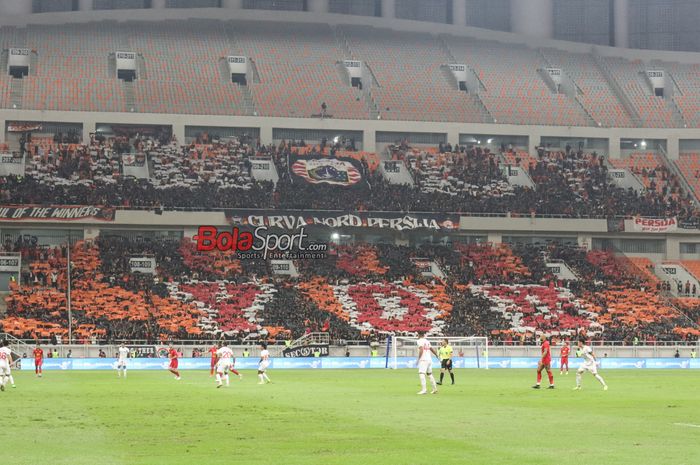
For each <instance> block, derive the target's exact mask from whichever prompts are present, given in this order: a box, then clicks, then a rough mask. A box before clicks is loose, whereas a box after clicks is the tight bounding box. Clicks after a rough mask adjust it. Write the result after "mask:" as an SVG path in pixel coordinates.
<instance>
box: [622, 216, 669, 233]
mask: <svg viewBox="0 0 700 465" xmlns="http://www.w3.org/2000/svg"><path fill="white" fill-rule="evenodd" d="M632 222H633V224H634V230H635V231H637V232H656V233H667V232H673V231H675V230H676V229H678V220H677V219H676V218H675V217H673V218H642V217H639V216H638V217H635V218H634V220H633V221H632Z"/></svg>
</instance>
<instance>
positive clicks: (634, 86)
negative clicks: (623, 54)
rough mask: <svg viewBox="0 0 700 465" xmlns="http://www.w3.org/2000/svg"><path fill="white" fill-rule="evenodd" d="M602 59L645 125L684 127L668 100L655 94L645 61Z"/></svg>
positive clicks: (653, 126) (652, 126)
mask: <svg viewBox="0 0 700 465" xmlns="http://www.w3.org/2000/svg"><path fill="white" fill-rule="evenodd" d="M601 60H603V63H605V66H607V67H608V69H609V70H610V71H611V72H612V74H613V76H614V77H615V79H616V80H617V82H618V83H619V84H620V86H621V87H622V89H623V91H624V92H625V94H626V95H627V97H628V98H629V99H630V101H631V102H632V105H634V108H635V110H636V111H637V114H638V115H639V118H640V120H641V124H642V125H643V126H645V127H650V128H672V127H682V124H681V122H680V121H679V120H677V119H676V117H675V115H674V113H673V109H672V107H671V106H670V105H669V104H668V103H667V102H666V100H665V99H664V98H663V97H657V96H655V95H654V94H653V91H652V89H651V85H650V84H649V83H648V82H647V80H646V76H645V72H646V70H647V66H646V65H645V64H644V63H642V62H639V61H627V60H625V59H624V58H611V57H603V58H601Z"/></svg>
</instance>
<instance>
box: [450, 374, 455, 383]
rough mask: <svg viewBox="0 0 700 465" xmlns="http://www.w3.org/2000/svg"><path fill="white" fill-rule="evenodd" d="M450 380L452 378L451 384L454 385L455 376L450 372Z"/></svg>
mask: <svg viewBox="0 0 700 465" xmlns="http://www.w3.org/2000/svg"><path fill="white" fill-rule="evenodd" d="M450 378H452V384H454V383H455V374H454V373H452V372H450Z"/></svg>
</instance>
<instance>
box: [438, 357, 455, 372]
mask: <svg viewBox="0 0 700 465" xmlns="http://www.w3.org/2000/svg"><path fill="white" fill-rule="evenodd" d="M440 368H442V369H443V370H451V369H452V359H451V358H447V359H445V360H440Z"/></svg>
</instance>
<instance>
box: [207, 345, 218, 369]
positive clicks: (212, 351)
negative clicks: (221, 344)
mask: <svg viewBox="0 0 700 465" xmlns="http://www.w3.org/2000/svg"><path fill="white" fill-rule="evenodd" d="M217 350H219V348H218V347H217V346H216V344H214V345H213V346H211V347H210V348H209V353H210V354H211V369H210V370H209V376H214V370H215V369H216V351H217Z"/></svg>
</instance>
